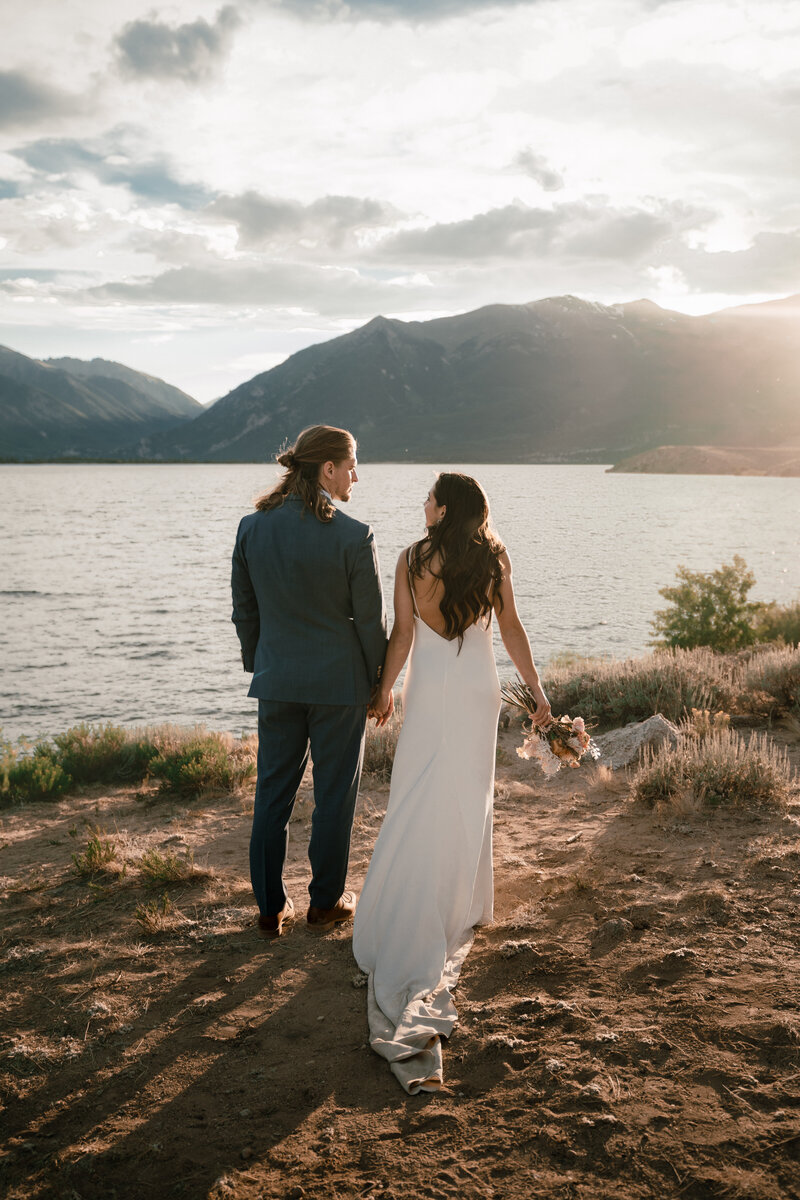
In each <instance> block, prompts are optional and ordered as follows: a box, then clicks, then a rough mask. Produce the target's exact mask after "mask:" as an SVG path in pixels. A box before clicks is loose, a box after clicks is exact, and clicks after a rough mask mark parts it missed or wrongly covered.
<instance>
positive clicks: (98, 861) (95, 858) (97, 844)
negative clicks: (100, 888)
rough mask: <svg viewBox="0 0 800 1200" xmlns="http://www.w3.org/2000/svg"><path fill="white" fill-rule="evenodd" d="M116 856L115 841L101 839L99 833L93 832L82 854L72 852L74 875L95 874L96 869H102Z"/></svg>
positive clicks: (83, 876)
mask: <svg viewBox="0 0 800 1200" xmlns="http://www.w3.org/2000/svg"><path fill="white" fill-rule="evenodd" d="M116 857H117V845H116V842H113V841H103V840H102V839H101V838H100V835H99V834H97V833H95V834H92V836H91V837H90V838H89V841H88V842H87V843H86V849H85V850H84V851H83V853H82V854H73V856H72V864H73V869H74V871H75V873H76V875H80V876H81V877H82V878H85V877H86V876H91V875H96V874H97V872H98V871H104V870H105V869H106V867H107V866H108V864H109V863H110V862H113V861H114V860H115V859H116Z"/></svg>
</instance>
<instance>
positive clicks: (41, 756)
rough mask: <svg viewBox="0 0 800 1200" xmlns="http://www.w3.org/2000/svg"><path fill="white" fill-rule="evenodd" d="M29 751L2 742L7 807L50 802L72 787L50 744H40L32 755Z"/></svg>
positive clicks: (0, 796)
mask: <svg viewBox="0 0 800 1200" xmlns="http://www.w3.org/2000/svg"><path fill="white" fill-rule="evenodd" d="M28 750H29V748H28V747H27V746H22V747H14V746H12V745H11V743H10V742H2V743H0V802H2V803H4V804H19V803H24V802H25V801H26V800H49V799H50V798H52V797H54V796H61V795H63V793H64V792H66V791H67V789H68V788H69V787H70V786H71V785H72V779H71V778H70V776H69V774H68V773H67V772H66V771H65V770H64V768H63V766H62V765H61V763H60V762H59V761H58V760H57V758H56V752H55V750H54V748H53V747H52V746H51V745H50V743H49V742H45V741H42V742H38V743H37V744H36V745H35V746H34V747H33V750H32V752H28Z"/></svg>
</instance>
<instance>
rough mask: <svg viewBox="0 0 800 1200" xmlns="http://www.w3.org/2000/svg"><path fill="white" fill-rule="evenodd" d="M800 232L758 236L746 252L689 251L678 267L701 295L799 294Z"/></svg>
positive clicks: (768, 233)
mask: <svg viewBox="0 0 800 1200" xmlns="http://www.w3.org/2000/svg"><path fill="white" fill-rule="evenodd" d="M798 264H800V229H793V230H788V231H784V232H775V231H766V232H762V233H759V234H757V235H756V236H755V237H754V238H753V241H752V244H751V245H750V246H748V247H747V248H746V249H744V250H718V251H716V252H714V253H711V252H709V251H707V250H689V249H687V250H686V251H685V253H683V254H681V255H680V256H676V257H675V265H676V267H677V268H678V269H679V270H680V271H681V273H682V274H683V277H684V278H685V279H686V282H687V283H688V285H689V287H690V288H691V289H692V290H693V291H697V292H712V293H714V292H719V293H730V294H731V295H736V296H738V295H747V294H749V293H753V292H755V293H759V292H761V293H780V292H784V293H785V292H797V291H798V289H800V266H798Z"/></svg>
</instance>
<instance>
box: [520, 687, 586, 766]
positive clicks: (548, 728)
mask: <svg viewBox="0 0 800 1200" xmlns="http://www.w3.org/2000/svg"><path fill="white" fill-rule="evenodd" d="M501 691H502V696H503V699H504V700H505V701H506V703H507V704H513V705H514V706H515V707H516V708H521V709H522V710H523V712H526V713H527V714H528V716H532V715H533V713H534V712H535V711H536V701H535V700H534V698H533V692H532V691H531V689H530V688H529V687H528V685H527V684H526V683H523V682H522V680H520V679H517V680H516V682H514V683H505V684H503V687H502V689H501ZM523 728H524V727H523ZM525 732H526V737H525V740H524V742H523V743H522V745H521V746H517V754H518V755H519V756H520V758H535V759H536V760H537V761H538V763H539V766H540V767H541V768H542V770H543V771H544V773H545V775H547V776H550V775H555V774H556V773H557V772H558V771H560V770H561V768H562V767H577V766H579V765H580V761H581V759H582V758H583V756H584V754H588V755H589V756H590V758H599V757H600V749H599V747H598V746H597V745H596V744H595V742H593V741H592V739H591V738H590V736H589V734H588V733H587V731H586V724H585V722H584V720H583V717H575V718H573V719H570V717H553V719H552V720H551V721H550V722H549V723H548V724H547V725H543V726H540V725H533V726H531V729H530V730H529V731H525Z"/></svg>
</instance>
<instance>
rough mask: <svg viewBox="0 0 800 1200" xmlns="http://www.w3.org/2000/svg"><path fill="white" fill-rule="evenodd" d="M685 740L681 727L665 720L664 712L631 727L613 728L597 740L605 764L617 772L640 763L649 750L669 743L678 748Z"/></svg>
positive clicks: (635, 722)
mask: <svg viewBox="0 0 800 1200" xmlns="http://www.w3.org/2000/svg"><path fill="white" fill-rule="evenodd" d="M682 739H683V734H682V733H681V731H680V730H679V729H678V727H677V725H673V724H672V721H668V720H667V718H666V717H662V715H661V713H656V715H655V716H654V717H648V718H647V720H646V721H632V722H631V724H630V725H624V726H623V727H622V729H612V730H611V732H610V733H603V734H601V735H600V736H599V737H596V738H595V739H594V740H595V741H596V742H597V745H598V746H599V747H600V751H601V753H602V755H603V758H602V761H603V763H604V764H605V765H606V766H607V767H611V769H612V770H613V771H618V770H619V769H620V767H627V766H629V765H630V764H631V763H635V762H637V761H638V760H639V759H640V758H641V756H642V754H643V753H644V750H645V747H647V746H650V747H651V748H652V749H656V747H657V746H661V745H663V744H664V743H665V742H666V743H667V744H668V745H670V746H677V745H678V744H679V743H680V742H681V741H682Z"/></svg>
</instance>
